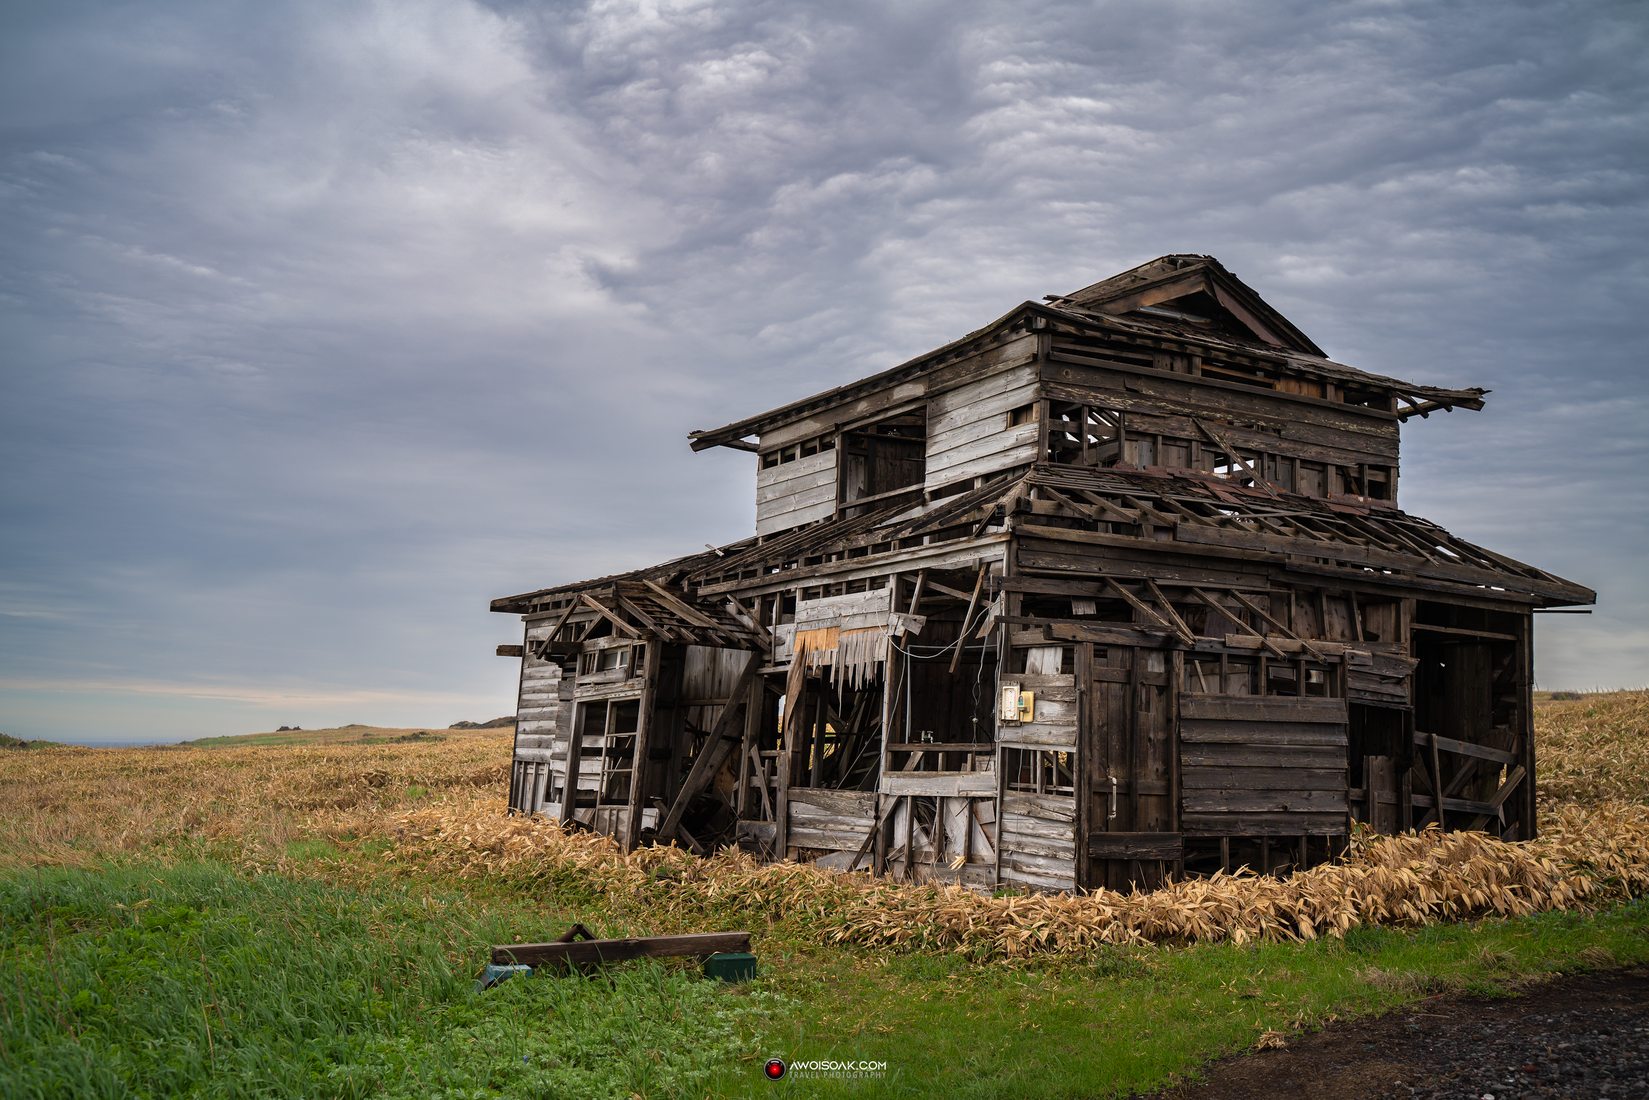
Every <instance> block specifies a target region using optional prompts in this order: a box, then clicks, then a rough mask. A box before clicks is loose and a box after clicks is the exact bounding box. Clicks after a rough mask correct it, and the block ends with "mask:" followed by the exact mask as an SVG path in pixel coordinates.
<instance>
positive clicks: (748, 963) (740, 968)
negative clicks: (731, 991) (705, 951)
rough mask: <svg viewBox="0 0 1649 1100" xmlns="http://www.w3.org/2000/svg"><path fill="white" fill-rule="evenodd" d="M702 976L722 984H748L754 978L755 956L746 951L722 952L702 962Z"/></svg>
mask: <svg viewBox="0 0 1649 1100" xmlns="http://www.w3.org/2000/svg"><path fill="white" fill-rule="evenodd" d="M704 976H705V977H707V978H715V979H717V980H718V981H723V982H748V981H750V980H751V979H752V978H754V977H755V976H756V956H754V955H752V954H751V953H750V952H748V951H723V952H721V953H720V954H717V955H711V956H710V957H709V958H708V959H705V960H704Z"/></svg>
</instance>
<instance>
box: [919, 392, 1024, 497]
mask: <svg viewBox="0 0 1649 1100" xmlns="http://www.w3.org/2000/svg"><path fill="white" fill-rule="evenodd" d="M1037 390H1038V382H1037V371H1036V365H1035V364H1034V363H1026V364H1024V365H1021V366H1017V367H1014V368H1012V369H1009V370H1006V371H1003V372H1001V373H999V374H992V375H987V376H985V377H983V378H980V379H978V380H977V381H973V382H969V383H967V384H966V385H962V386H958V387H956V388H955V389H952V390H948V391H946V392H945V393H942V394H939V395H938V396H936V397H933V398H931V399H930V400H929V401H928V406H927V414H928V426H927V433H928V434H927V475H926V480H925V482H924V487H925V488H927V489H930V490H931V489H938V488H941V487H943V486H945V485H949V484H950V483H952V482H955V481H961V480H963V479H966V478H973V477H978V476H980V475H982V474H989V473H995V472H996V471H998V470H1006V469H1009V468H1010V467H1013V466H1020V465H1024V464H1026V463H1030V462H1034V461H1035V460H1036V447H1037V424H1036V422H1035V420H1034V419H1032V420H1030V421H1027V422H1025V423H1022V424H1018V425H1010V424H1009V419H1010V416H1011V414H1012V412H1013V410H1014V409H1016V408H1019V407H1021V406H1024V405H1030V404H1032V403H1034V402H1035V401H1036V399H1037Z"/></svg>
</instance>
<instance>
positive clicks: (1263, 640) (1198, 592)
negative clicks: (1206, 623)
mask: <svg viewBox="0 0 1649 1100" xmlns="http://www.w3.org/2000/svg"><path fill="white" fill-rule="evenodd" d="M1191 592H1192V593H1193V594H1194V595H1195V596H1196V597H1197V598H1198V599H1199V600H1201V601H1202V602H1203V603H1205V604H1207V605H1208V606H1209V607H1211V608H1213V609H1214V610H1215V611H1218V612H1219V613H1220V614H1221V615H1223V616H1225V617H1226V618H1227V619H1230V620H1231V621H1232V622H1234V623H1236V624H1237V625H1238V626H1240V627H1242V628H1243V629H1245V630H1247V631H1248V632H1249V633H1250V634H1252V635H1254V637H1256V638H1258V639H1259V640H1260V644H1261V645H1262V646H1264V647H1265V648H1266V649H1269V650H1270V651H1271V652H1272V654H1274V655H1275V656H1278V657H1282V658H1284V659H1286V658H1287V656H1288V654H1286V653H1284V652H1283V651H1282V650H1281V649H1279V648H1278V647H1277V645H1276V643H1275V642H1273V641H1272V640H1271V639H1270V638H1267V637H1266V636H1265V635H1264V634H1262V633H1260V632H1259V631H1258V630H1255V629H1254V628H1253V627H1251V626H1249V625H1248V624H1246V623H1244V622H1241V621H1239V620H1238V619H1237V618H1236V617H1235V616H1233V615H1232V614H1231V609H1230V608H1228V607H1221V606H1220V605H1219V602H1218V601H1217V600H1215V599H1214V597H1212V596H1210V595H1209V594H1208V593H1207V592H1204V591H1203V590H1202V589H1200V588H1193V589H1191ZM1231 594H1232V595H1236V593H1235V591H1233V592H1232V593H1231Z"/></svg>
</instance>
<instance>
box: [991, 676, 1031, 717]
mask: <svg viewBox="0 0 1649 1100" xmlns="http://www.w3.org/2000/svg"><path fill="white" fill-rule="evenodd" d="M996 717H997V720H998V721H1002V722H1032V721H1035V719H1036V695H1035V694H1034V693H1032V692H1029V691H1020V690H1019V685H1018V684H1003V685H1002V696H1001V699H1000V700H999V702H998V704H997V711H996Z"/></svg>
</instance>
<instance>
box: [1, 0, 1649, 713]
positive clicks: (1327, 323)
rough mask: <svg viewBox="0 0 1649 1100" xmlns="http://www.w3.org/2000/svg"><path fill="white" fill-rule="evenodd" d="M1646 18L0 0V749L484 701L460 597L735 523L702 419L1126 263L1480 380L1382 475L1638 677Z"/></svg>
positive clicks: (744, 508)
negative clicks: (1480, 400)
mask: <svg viewBox="0 0 1649 1100" xmlns="http://www.w3.org/2000/svg"><path fill="white" fill-rule="evenodd" d="M1646 242H1649V8H1646V7H1645V6H1643V5H1642V4H1641V3H1607V2H1596V3H1574V2H1563V0H1541V2H1538V3H1516V2H1505V0H1497V2H1493V3H1488V2H1450V3H1421V2H1407V0H1356V2H1349V3H1324V2H1320V0H1302V2H1292V0H1260V2H1255V3H1245V4H1230V3H1226V2H1223V0H1152V2H1149V3H1136V2H1131V0H1121V2H1106V3H1038V2H1036V0H1017V2H1014V3H975V2H909V3H890V2H887V0H880V2H875V3H859V2H855V0H833V2H831V3H828V4H824V3H819V4H811V5H809V4H801V3H796V2H794V0H792V2H788V3H781V2H762V0H756V2H745V3H739V2H729V3H714V4H712V3H705V2H696V0H651V2H642V3H636V2H626V3H620V2H614V0H598V2H593V3H584V4H575V3H567V4H548V3H493V4H483V3H471V2H462V0H439V2H421V0H396V2H394V3H378V4H361V3H349V2H342V3H340V2H326V3H313V4H310V3H269V2H259V3H233V2H225V0H210V2H200V3H189V2H165V0H147V2H144V3H128V4H98V3H62V4H31V5H23V4H13V5H6V6H5V8H4V10H3V11H0V730H4V731H5V732H8V733H10V734H12V735H14V736H21V737H28V738H36V737H44V738H53V739H62V740H77V741H86V742H119V741H155V740H172V739H177V738H181V737H193V736H202V735H209V734H221V733H234V732H244V731H250V730H261V729H271V728H273V727H274V726H276V725H302V726H306V727H314V726H324V725H334V724H342V723H348V722H363V723H369V724H377V725H416V726H431V725H433V726H444V725H447V724H449V723H451V722H454V721H458V720H460V719H472V720H479V719H486V718H491V717H494V716H497V715H500V714H507V713H509V712H511V711H512V710H513V706H514V668H513V662H511V661H509V660H505V659H502V658H499V657H497V656H495V655H494V654H493V649H494V647H495V646H496V645H498V644H500V643H507V642H515V641H519V634H520V626H519V622H518V621H516V620H514V619H512V618H510V617H507V616H502V615H494V614H491V613H489V612H488V610H487V605H488V601H489V600H491V599H492V598H494V597H497V596H501V595H507V594H511V593H516V592H521V591H526V590H530V589H533V588H539V587H544V586H548V585H551V584H555V583H561V582H566V581H572V580H577V579H581V578H584V577H588V576H593V575H598V574H603V573H608V572H612V571H614V570H617V569H622V568H632V567H637V566H641V565H646V564H651V563H653V562H657V561H661V560H664V559H666V558H669V557H674V556H677V555H680V554H683V553H688V552H691V551H694V550H696V549H698V548H701V547H702V546H704V545H705V544H706V543H721V542H726V541H730V540H732V539H736V538H739V537H743V536H745V535H748V534H749V533H750V532H751V530H752V526H753V521H754V520H753V499H754V493H753V484H754V461H753V458H752V457H751V456H750V455H747V454H743V453H740V452H735V451H730V450H726V449H718V450H712V451H709V452H706V453H702V454H696V455H695V454H692V453H691V452H690V451H689V449H688V446H687V438H686V437H687V433H688V432H689V431H690V430H693V429H698V428H711V427H715V426H718V425H720V424H723V423H726V422H729V421H732V420H735V419H738V418H740V417H742V416H744V415H747V414H750V413H753V412H758V411H760V410H762V409H765V408H768V407H771V406H775V405H778V404H782V403H784V402H786V401H789V400H791V399H793V398H796V397H800V396H803V395H805V394H808V393H812V392H815V391H818V390H821V389H824V388H827V387H830V386H834V385H838V384H841V383H843V382H846V381H849V380H851V379H854V378H857V377H860V376H863V375H865V374H868V373H871V372H873V371H876V370H881V369H884V368H886V367H889V366H892V365H894V364H895V363H898V362H900V361H902V360H904V359H906V358H909V357H911V356H913V355H916V354H919V353H921V352H923V351H926V350H928V349H929V348H932V347H935V346H938V345H940V344H942V343H945V342H947V341H949V340H952V339H954V338H956V337H958V336H961V335H963V334H964V333H966V332H968V331H970V330H972V329H974V328H977V327H979V326H980V325H982V324H984V323H986V322H988V321H990V320H993V319H994V318H996V317H998V316H1000V315H1001V314H1002V313H1004V312H1006V311H1007V310H1009V309H1011V308H1012V307H1013V306H1015V305H1016V304H1018V303H1019V302H1021V301H1024V300H1027V299H1030V300H1039V299H1040V298H1041V296H1042V295H1044V294H1047V293H1064V292H1069V291H1071V290H1075V289H1077V288H1079V287H1082V286H1085V285H1087V284H1088V283H1090V282H1093V281H1095V280H1096V279H1099V278H1102V277H1104V276H1107V275H1110V274H1113V273H1115V272H1117V271H1121V270H1123V269H1125V268H1128V267H1131V266H1133V265H1135V264H1137V263H1141V262H1143V261H1145V260H1148V259H1151V258H1153V257H1155V256H1158V255H1162V254H1165V253H1170V252H1192V253H1208V254H1212V255H1215V256H1217V257H1218V258H1219V259H1220V260H1221V261H1222V262H1224V263H1225V265H1226V266H1227V267H1229V268H1231V269H1232V270H1233V271H1235V272H1236V273H1237V274H1238V275H1239V276H1240V277H1241V278H1242V279H1243V280H1244V281H1245V282H1247V283H1248V284H1249V285H1250V286H1252V287H1254V288H1255V289H1256V290H1257V291H1258V292H1259V293H1260V294H1261V295H1263V296H1264V297H1265V298H1266V299H1267V300H1268V301H1269V302H1271V303H1272V304H1273V305H1274V306H1276V307H1277V308H1278V309H1280V310H1281V311H1282V312H1284V313H1285V314H1286V315H1287V316H1288V317H1289V318H1290V319H1292V320H1293V321H1294V322H1295V323H1296V324H1297V325H1298V326H1299V327H1300V328H1301V329H1303V330H1304V331H1305V332H1306V333H1308V334H1309V335H1310V336H1311V337H1312V338H1313V339H1314V340H1315V341H1316V342H1317V343H1318V344H1319V345H1321V346H1322V347H1324V348H1325V349H1326V350H1327V351H1328V353H1329V354H1330V355H1331V356H1333V357H1334V358H1335V359H1336V360H1337V361H1339V362H1344V363H1349V364H1351V365H1353V366H1358V367H1362V368H1364V369H1367V370H1371V371H1374V372H1377V373H1381V374H1388V375H1395V376H1398V377H1401V378H1406V379H1409V380H1412V381H1416V382H1420V383H1429V384H1437V385H1445V386H1472V385H1476V386H1485V387H1488V388H1489V389H1491V390H1492V391H1493V393H1492V394H1491V395H1490V397H1489V400H1488V404H1487V407H1486V409H1485V410H1484V411H1482V412H1476V413H1473V412H1464V411H1462V412H1455V413H1451V414H1447V415H1444V414H1436V415H1433V416H1432V417H1431V418H1429V419H1427V420H1423V421H1422V420H1414V421H1411V422H1410V423H1409V424H1407V425H1406V426H1405V427H1404V429H1403V451H1404V454H1403V481H1402V485H1401V502H1402V504H1403V506H1404V508H1405V509H1407V510H1408V511H1411V512H1414V513H1416V514H1419V515H1423V516H1425V517H1427V518H1429V519H1432V520H1435V521H1436V522H1438V523H1441V524H1442V525H1443V526H1445V527H1447V528H1449V529H1450V530H1451V531H1453V532H1455V533H1456V534H1458V535H1460V536H1462V537H1464V538H1467V539H1470V540H1472V541H1475V542H1479V543H1482V544H1484V545H1487V546H1489V547H1491V548H1492V549H1495V550H1497V551H1499V552H1502V553H1505V554H1509V555H1511V556H1513V557H1516V558H1519V559H1521V560H1524V561H1529V562H1531V563H1533V564H1536V565H1539V566H1541V567H1542V568H1546V569H1549V570H1551V571H1553V572H1556V573H1559V574H1561V575H1563V576H1566V577H1569V578H1571V579H1574V580H1577V581H1580V582H1582V583H1584V584H1586V585H1588V586H1590V587H1593V588H1595V589H1597V591H1598V593H1599V603H1598V607H1597V610H1596V613H1595V614H1593V615H1590V616H1580V615H1544V616H1540V617H1539V620H1538V625H1537V670H1536V672H1537V678H1538V681H1539V683H1540V685H1541V686H1543V687H1548V688H1564V689H1591V688H1610V687H1622V686H1643V685H1645V684H1649V579H1646V572H1649V571H1646V569H1645V568H1644V567H1645V552H1644V549H1643V548H1644V547H1645V546H1646V545H1649V476H1646V473H1645V471H1646V470H1649V436H1646V431H1645V423H1646V422H1649V381H1646V377H1649V375H1646V368H1645V362H1644V359H1645V351H1646V346H1645V345H1646V341H1645V336H1644V333H1645V331H1646V329H1645V326H1644V324H1643V313H1644V312H1645V309H1646V307H1649V264H1646V260H1645V250H1644V246H1645V244H1646Z"/></svg>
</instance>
